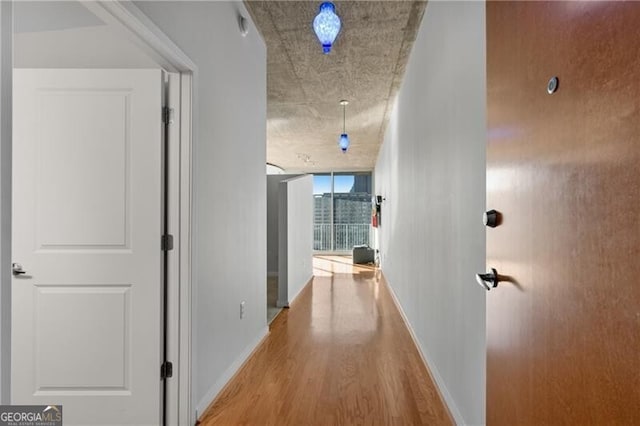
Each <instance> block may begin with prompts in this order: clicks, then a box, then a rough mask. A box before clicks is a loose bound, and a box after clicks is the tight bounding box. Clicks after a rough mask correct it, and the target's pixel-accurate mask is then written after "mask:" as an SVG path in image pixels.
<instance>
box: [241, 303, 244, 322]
mask: <svg viewBox="0 0 640 426" xmlns="http://www.w3.org/2000/svg"><path fill="white" fill-rule="evenodd" d="M242 318H244V300H243V301H242V302H240V319H242Z"/></svg>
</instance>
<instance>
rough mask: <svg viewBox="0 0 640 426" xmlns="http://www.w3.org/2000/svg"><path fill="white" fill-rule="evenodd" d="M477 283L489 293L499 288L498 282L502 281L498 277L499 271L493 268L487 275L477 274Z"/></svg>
mask: <svg viewBox="0 0 640 426" xmlns="http://www.w3.org/2000/svg"><path fill="white" fill-rule="evenodd" d="M476 281H477V282H478V285H479V286H480V287H482V288H484V289H485V290H487V291H489V290H491V289H492V288H496V287H498V282H499V281H500V279H499V277H498V271H496V270H495V269H494V268H491V270H490V271H488V272H487V273H486V274H476Z"/></svg>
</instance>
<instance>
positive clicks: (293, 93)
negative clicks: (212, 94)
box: [245, 0, 426, 172]
mask: <svg viewBox="0 0 640 426" xmlns="http://www.w3.org/2000/svg"><path fill="white" fill-rule="evenodd" d="M320 3H321V1H251V0H249V1H245V4H246V5H247V8H248V9H249V11H250V13H251V14H252V16H253V18H254V21H255V23H256V25H257V27H258V29H259V31H260V32H261V34H262V35H263V37H264V39H265V42H266V44H267V93H268V102H267V162H268V163H271V164H275V165H277V166H280V167H282V168H283V169H285V170H287V171H296V172H319V171H329V170H333V171H359V170H367V171H368V170H372V169H373V168H374V165H375V161H376V158H377V156H378V149H379V147H380V144H381V143H382V139H383V137H384V131H385V128H386V124H387V122H388V120H389V114H390V112H391V109H392V108H393V105H392V104H393V101H394V99H395V96H396V93H397V91H398V88H399V86H400V82H401V80H402V77H403V75H404V70H405V66H406V63H407V60H408V57H409V54H410V52H411V47H412V46H413V42H414V40H415V38H416V34H417V31H418V28H419V26H420V22H421V20H422V16H423V14H424V10H425V7H426V2H424V1H408V0H405V1H403V0H399V1H384V2H380V1H336V2H334V3H335V6H336V13H337V14H338V16H339V17H340V19H341V21H342V29H341V30H340V33H339V34H338V38H337V40H336V42H335V44H334V47H333V48H332V50H331V53H329V54H328V55H324V54H323V53H322V47H321V45H320V43H319V42H318V39H317V38H316V35H315V34H314V32H313V29H312V21H313V18H314V17H315V15H316V14H317V13H318V8H319V6H320ZM341 99H346V100H349V102H350V103H349V105H348V106H347V109H346V131H347V133H348V134H349V138H350V140H351V147H350V148H349V150H348V151H347V153H346V154H343V153H342V152H341V151H340V149H339V147H338V138H339V136H340V134H341V133H342V106H340V104H339V102H340V100H341Z"/></svg>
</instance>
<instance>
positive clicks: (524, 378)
mask: <svg viewBox="0 0 640 426" xmlns="http://www.w3.org/2000/svg"><path fill="white" fill-rule="evenodd" d="M553 76H557V77H558V78H559V87H558V90H557V91H556V92H555V93H553V94H551V95H550V94H548V93H547V82H548V81H549V79H550V78H551V77H553ZM487 79H488V146H487V207H488V208H490V209H491V208H493V209H496V210H498V211H500V212H501V213H502V215H503V223H502V224H501V225H500V226H498V227H496V228H487V266H489V267H494V268H496V269H497V270H498V273H499V274H503V275H506V276H508V278H507V279H509V280H510V282H502V283H500V284H499V286H498V287H497V288H495V289H492V290H491V291H489V292H488V293H487V351H488V352H487V423H488V424H489V425H510V426H511V425H555V424H568V425H569V424H570V425H588V424H593V425H607V424H611V425H613V424H616V425H639V424H640V3H637V2H488V3H487Z"/></svg>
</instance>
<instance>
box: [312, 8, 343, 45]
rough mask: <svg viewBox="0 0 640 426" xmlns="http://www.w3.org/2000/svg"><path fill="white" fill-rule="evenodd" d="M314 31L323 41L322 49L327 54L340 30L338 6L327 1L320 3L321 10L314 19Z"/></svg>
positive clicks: (321, 41)
mask: <svg viewBox="0 0 640 426" xmlns="http://www.w3.org/2000/svg"><path fill="white" fill-rule="evenodd" d="M313 31H315V33H316V35H317V36H318V40H320V43H322V51H323V52H324V53H325V54H327V53H329V52H330V51H331V45H333V42H334V41H335V40H336V37H338V33H339V32H340V18H339V17H338V15H336V7H335V6H334V5H333V3H331V2H329V1H327V2H324V3H322V4H321V5H320V12H318V14H317V15H316V17H315V19H314V20H313Z"/></svg>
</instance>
